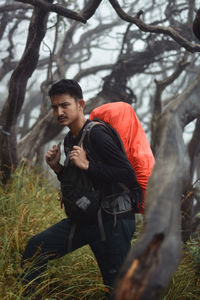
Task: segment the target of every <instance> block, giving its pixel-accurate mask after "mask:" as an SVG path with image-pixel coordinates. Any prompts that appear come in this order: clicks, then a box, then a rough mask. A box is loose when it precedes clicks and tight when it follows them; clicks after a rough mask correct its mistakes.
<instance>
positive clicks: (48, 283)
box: [0, 167, 105, 300]
mask: <svg viewBox="0 0 200 300" xmlns="http://www.w3.org/2000/svg"><path fill="white" fill-rule="evenodd" d="M0 215H1V217H0V236H1V241H0V253H1V256H0V274H1V277H0V295H1V297H0V298H1V299H3V300H7V299H20V300H21V299H22V295H23V294H24V293H26V289H28V286H25V287H23V286H22V285H21V283H20V280H19V274H20V272H21V269H20V261H21V256H22V253H23V251H24V248H25V245H26V243H27V241H28V239H29V238H30V237H31V236H33V235H34V234H36V233H38V232H40V231H42V230H44V229H46V228H47V227H49V226H51V225H53V224H54V223H56V222H57V221H59V220H61V219H62V218H63V217H64V212H63V210H61V209H60V204H59V202H58V192H57V190H56V189H54V188H53V187H51V186H50V184H49V182H48V180H47V178H45V176H44V174H43V175H41V174H38V173H37V170H33V171H32V172H29V171H28V170H27V169H26V168H24V167H21V168H18V169H17V170H16V172H15V174H14V175H13V176H12V179H11V181H10V183H9V184H8V185H7V186H6V187H0ZM42 276H44V278H43V283H42V285H40V286H39V287H38V289H37V290H36V292H35V293H34V294H33V295H32V296H30V297H27V298H26V299H35V298H36V299H40V298H39V297H41V299H47V298H48V297H53V298H54V299H94V298H95V297H96V299H103V297H104V294H105V287H104V285H103V284H102V280H101V276H100V273H99V270H98V268H97V264H96V260H95V259H94V257H93V254H92V252H91V251H90V249H89V247H83V248H82V249H80V250H77V251H75V252H74V253H72V254H69V255H67V256H65V257H63V258H61V259H58V260H55V261H52V262H51V263H50V267H49V270H47V271H46V272H45V274H43V275H42ZM39 295H40V296H39ZM72 295H73V296H72ZM93 297H94V298H93Z"/></svg>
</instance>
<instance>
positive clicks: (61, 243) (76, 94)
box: [23, 79, 140, 289]
mask: <svg viewBox="0 0 200 300" xmlns="http://www.w3.org/2000/svg"><path fill="white" fill-rule="evenodd" d="M49 96H50V99H51V107H52V109H53V113H54V116H55V118H56V119H57V121H58V122H59V123H60V124H61V125H62V126H67V127H68V128H69V129H70V132H69V134H68V136H67V137H68V144H69V145H67V146H69V147H68V148H69V149H71V151H70V152H69V153H70V155H69V161H70V164H71V165H73V166H75V168H76V170H79V171H80V170H81V171H83V172H84V174H85V175H87V176H88V177H89V178H90V180H91V181H92V183H93V185H94V187H95V189H96V190H100V191H101V195H102V198H103V197H106V196H107V199H109V197H111V198H112V197H113V196H114V195H116V194H117V195H119V193H123V188H122V187H121V186H120V184H124V185H126V187H128V188H130V189H131V188H135V187H137V188H139V189H140V187H139V185H138V183H137V180H136V175H135V172H134V170H133V168H132V166H131V165H130V163H129V161H128V159H127V157H126V155H125V154H124V153H123V152H122V151H121V149H120V148H119V146H118V145H117V144H116V141H115V140H114V138H113V137H112V136H111V135H110V133H109V132H108V129H107V128H106V127H105V126H94V127H93V128H92V129H91V131H90V144H91V146H92V152H93V153H95V157H98V159H96V160H95V159H90V156H89V154H88V152H87V149H89V148H90V145H88V143H87V141H86V140H87V139H84V140H83V145H79V146H78V143H79V141H80V138H81V136H82V134H83V130H84V128H85V127H86V126H87V124H88V123H89V122H90V121H89V120H86V118H85V116H84V113H83V109H84V100H83V96H82V90H81V87H80V86H79V84H78V83H77V82H76V81H73V80H66V79H63V80H61V81H59V82H57V83H55V84H54V85H53V86H52V87H51V88H50V90H49ZM60 157H61V151H60V144H59V145H54V146H53V147H52V149H50V150H49V151H48V152H47V153H46V162H47V164H48V165H49V166H50V167H51V169H52V170H53V171H54V172H55V173H56V174H57V177H58V179H59V180H60V181H61V182H62V181H63V180H64V179H65V176H66V172H65V170H68V168H69V166H68V165H67V166H62V165H61V164H60ZM119 183H120V184H119ZM115 217H116V216H113V215H112V214H109V213H107V212H105V211H104V210H102V223H103V230H104V232H105V239H104V240H102V235H101V230H100V229H99V223H98V221H97V219H98V218H97V216H96V215H95V216H94V220H93V221H92V222H90V223H86V224H81V225H79V223H78V222H77V224H75V225H76V226H75V227H73V226H74V222H73V221H72V220H71V218H65V219H63V220H62V221H60V222H58V223H57V224H55V225H53V226H52V227H50V228H48V229H47V230H45V231H44V232H41V233H39V234H37V235H36V236H34V237H32V238H31V239H30V240H29V242H28V244H27V246H26V249H25V252H24V255H23V262H24V261H25V260H28V261H30V260H31V258H33V257H34V258H37V257H38V259H35V260H34V266H33V268H32V271H31V272H29V274H27V275H26V276H25V277H24V280H26V281H30V280H32V279H35V278H36V277H37V276H38V275H39V274H40V273H41V272H42V271H43V270H44V269H45V268H46V266H47V262H48V260H50V259H53V258H58V257H61V256H63V255H65V254H67V253H69V252H70V251H73V250H75V249H77V248H80V247H82V246H84V245H86V244H89V246H90V247H91V249H92V251H93V253H94V255H95V257H96V259H97V262H98V266H99V268H100V271H101V273H102V277H103V281H104V284H105V285H106V286H108V287H109V288H110V289H111V287H112V286H113V283H114V281H115V279H116V276H117V273H118V271H119V269H120V267H121V265H122V263H123V261H124V259H125V257H126V255H127V253H128V251H129V249H130V243H131V238H132V236H133V233H134V231H135V217H134V214H133V212H132V211H129V212H124V213H122V214H120V215H119V216H118V217H117V218H115ZM73 229H74V232H73V234H72V231H73ZM70 238H71V241H70ZM69 242H70V243H71V246H70V248H69Z"/></svg>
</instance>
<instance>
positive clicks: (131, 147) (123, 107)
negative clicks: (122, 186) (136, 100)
mask: <svg viewBox="0 0 200 300" xmlns="http://www.w3.org/2000/svg"><path fill="white" fill-rule="evenodd" d="M89 119H90V120H94V119H99V120H102V121H104V122H105V123H107V124H109V125H110V126H111V127H113V128H114V129H115V130H116V132H117V133H118V134H119V136H120V138H121V141H122V143H123V147H124V149H125V152H126V155H127V158H128V160H129V162H130V163H131V165H132V167H133V169H134V171H135V173H136V178H137V182H138V183H139V185H140V187H141V188H142V194H143V195H142V205H141V208H140V209H139V210H138V211H136V212H139V213H144V205H145V194H146V188H147V183H148V179H149V176H150V175H151V172H152V169H153V166H154V163H155V159H154V156H153V153H152V151H151V148H150V145H149V142H148V140H147V137H146V134H145V132H144V130H143V128H142V125H141V123H140V121H139V119H138V117H137V116H136V114H135V112H134V110H133V108H132V106H131V105H130V104H128V103H126V102H112V103H107V104H104V105H101V106H99V107H97V108H95V109H94V110H93V111H92V112H91V113H90V116H89Z"/></svg>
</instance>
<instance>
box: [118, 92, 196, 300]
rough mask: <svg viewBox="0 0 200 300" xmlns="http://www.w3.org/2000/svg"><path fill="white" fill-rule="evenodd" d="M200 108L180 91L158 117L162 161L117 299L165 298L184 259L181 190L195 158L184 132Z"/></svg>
mask: <svg viewBox="0 0 200 300" xmlns="http://www.w3.org/2000/svg"><path fill="white" fill-rule="evenodd" d="M199 114H200V102H199V101H194V99H193V101H192V100H188V93H186V94H184V95H182V96H180V97H179V98H178V99H176V101H175V102H174V103H172V104H171V105H170V106H169V107H168V109H167V110H166V112H165V113H164V114H163V115H162V117H161V120H160V122H159V123H158V127H157V130H158V137H159V140H158V147H157V153H156V164H155V167H154V169H153V173H152V175H151V177H150V180H149V186H148V189H147V196H146V206H147V207H146V220H145V226H144V230H143V233H142V235H141V238H140V239H139V240H138V242H137V243H136V245H134V246H133V249H132V250H131V251H130V253H129V255H128V257H127V259H126V261H125V264H124V266H123V268H122V270H121V274H120V276H119V279H118V282H117V285H116V292H115V299H116V300H131V299H132V300H133V299H134V300H159V299H161V298H162V294H163V292H164V290H165V288H166V287H167V285H168V282H169V280H170V278H171V276H172V274H173V273H174V271H175V269H176V267H177V265H178V264H179V262H180V259H181V216H180V204H181V196H182V193H183V191H184V190H185V187H186V186H187V183H188V182H189V176H190V159H189V155H188V152H187V148H186V146H185V144H184V141H183V137H182V135H183V134H182V133H183V128H184V126H185V125H186V124H187V123H189V122H190V121H192V120H193V119H195V118H196V117H197V116H198V115H199Z"/></svg>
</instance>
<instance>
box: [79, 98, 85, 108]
mask: <svg viewBox="0 0 200 300" xmlns="http://www.w3.org/2000/svg"><path fill="white" fill-rule="evenodd" d="M78 105H79V107H80V108H82V109H83V108H84V106H85V101H84V100H83V99H80V100H78Z"/></svg>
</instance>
